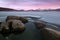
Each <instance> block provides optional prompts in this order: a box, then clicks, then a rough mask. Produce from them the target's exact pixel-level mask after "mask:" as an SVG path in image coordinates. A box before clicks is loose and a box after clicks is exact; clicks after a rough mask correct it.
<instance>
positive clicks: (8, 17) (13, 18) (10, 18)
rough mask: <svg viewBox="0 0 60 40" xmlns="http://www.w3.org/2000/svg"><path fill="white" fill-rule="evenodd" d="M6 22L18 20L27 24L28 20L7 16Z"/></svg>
mask: <svg viewBox="0 0 60 40" xmlns="http://www.w3.org/2000/svg"><path fill="white" fill-rule="evenodd" d="M8 20H20V21H22V22H23V23H24V24H25V23H27V22H28V20H27V19H26V18H24V17H19V16H7V18H6V21H8Z"/></svg>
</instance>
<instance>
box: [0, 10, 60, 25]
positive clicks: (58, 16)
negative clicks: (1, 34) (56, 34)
mask: <svg viewBox="0 0 60 40" xmlns="http://www.w3.org/2000/svg"><path fill="white" fill-rule="evenodd" d="M9 15H14V16H15V15H16V16H37V17H41V18H40V20H43V21H46V22H51V23H55V24H60V12H59V11H47V12H46V11H45V12H16V11H12V12H11V11H10V12H0V21H2V22H3V21H4V20H5V19H6V17H7V16H9Z"/></svg>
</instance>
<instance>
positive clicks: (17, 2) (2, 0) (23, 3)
mask: <svg viewBox="0 0 60 40" xmlns="http://www.w3.org/2000/svg"><path fill="white" fill-rule="evenodd" d="M59 5H60V0H0V6H4V7H10V8H25V9H26V8H29V9H30V8H39V7H40V8H41V7H43V8H44V7H48V6H49V8H50V7H60V6H59Z"/></svg>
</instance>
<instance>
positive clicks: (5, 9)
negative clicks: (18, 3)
mask: <svg viewBox="0 0 60 40" xmlns="http://www.w3.org/2000/svg"><path fill="white" fill-rule="evenodd" d="M0 11H16V10H15V9H11V8H3V7H0Z"/></svg>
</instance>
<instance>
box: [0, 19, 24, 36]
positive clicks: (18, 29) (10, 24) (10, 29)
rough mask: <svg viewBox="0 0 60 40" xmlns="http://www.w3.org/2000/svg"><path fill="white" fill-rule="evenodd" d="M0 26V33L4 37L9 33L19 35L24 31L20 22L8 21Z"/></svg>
mask: <svg viewBox="0 0 60 40" xmlns="http://www.w3.org/2000/svg"><path fill="white" fill-rule="evenodd" d="M0 24H1V25H0V33H1V34H2V35H3V36H4V37H8V36H9V35H10V34H11V33H13V34H20V33H22V32H24V30H25V26H24V24H23V23H22V22H21V21H20V20H8V21H7V22H4V23H0Z"/></svg>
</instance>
